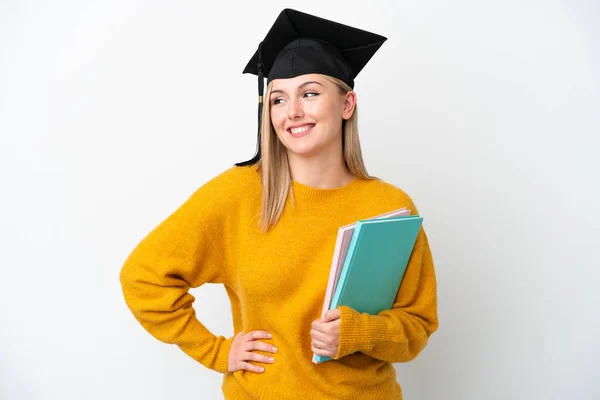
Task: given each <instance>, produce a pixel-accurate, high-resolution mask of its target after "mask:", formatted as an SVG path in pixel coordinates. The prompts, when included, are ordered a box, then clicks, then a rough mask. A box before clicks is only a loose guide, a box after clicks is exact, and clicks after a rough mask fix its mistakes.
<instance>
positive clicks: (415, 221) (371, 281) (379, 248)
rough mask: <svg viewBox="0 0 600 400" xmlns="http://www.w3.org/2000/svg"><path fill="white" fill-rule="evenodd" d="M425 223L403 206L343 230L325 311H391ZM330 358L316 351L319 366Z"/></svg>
mask: <svg viewBox="0 0 600 400" xmlns="http://www.w3.org/2000/svg"><path fill="white" fill-rule="evenodd" d="M422 223H423V218H421V217H419V215H418V214H415V215H410V210H407V209H406V208H401V209H398V210H394V211H391V212H389V213H386V214H382V215H378V216H376V217H373V218H370V219H366V220H360V221H357V222H356V223H354V224H350V225H346V226H342V227H341V228H339V230H338V236H337V241H336V244H335V249H334V253H333V261H332V263H331V270H330V273H329V282H328V284H327V291H326V293H325V300H324V302H323V311H322V314H321V315H322V316H323V315H324V314H325V312H326V311H327V310H334V309H336V308H337V307H339V306H348V307H351V308H353V309H355V310H356V311H358V312H361V313H368V314H371V315H377V314H379V313H380V312H381V311H383V310H389V309H391V308H392V305H393V303H394V300H395V299H396V295H397V293H398V289H399V288H400V284H401V282H402V278H403V276H404V271H405V270H406V266H407V264H408V260H409V259H410V256H411V254H412V250H413V247H414V245H415V242H416V240H417V235H418V234H419V230H420V228H421V225H422ZM328 360H331V357H327V356H319V355H317V354H313V363H315V364H318V363H321V362H324V361H328Z"/></svg>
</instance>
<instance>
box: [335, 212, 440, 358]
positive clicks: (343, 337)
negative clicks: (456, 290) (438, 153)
mask: <svg viewBox="0 0 600 400" xmlns="http://www.w3.org/2000/svg"><path fill="white" fill-rule="evenodd" d="M412 206H413V207H412V210H415V208H414V205H412ZM414 213H415V211H413V214H414ZM339 309H340V311H341V321H340V345H339V348H338V353H337V354H336V356H335V357H333V358H334V359H339V358H341V357H344V356H346V355H348V354H352V353H355V352H362V353H364V354H367V355H369V356H372V357H374V358H377V359H379V360H383V361H388V362H406V361H410V360H412V359H414V358H415V357H416V356H417V355H418V354H419V353H420V352H421V350H423V349H424V348H425V346H426V345H427V341H428V339H429V337H430V336H431V335H432V334H433V333H434V332H435V331H436V330H437V328H438V319H437V293H436V278H435V271H434V265H433V259H432V256H431V251H430V248H429V243H428V240H427V235H426V234H425V231H424V229H423V228H422V227H421V229H420V231H419V234H418V235H417V240H416V242H415V246H414V248H413V252H412V254H411V257H410V259H409V262H408V265H407V267H406V271H405V274H404V278H403V280H402V284H401V285H400V288H399V290H398V294H397V295H396V299H395V301H394V304H393V306H392V309H390V310H384V311H382V312H380V313H379V314H378V315H369V314H365V313H359V312H357V311H356V310H354V309H352V308H350V307H347V306H341V307H339Z"/></svg>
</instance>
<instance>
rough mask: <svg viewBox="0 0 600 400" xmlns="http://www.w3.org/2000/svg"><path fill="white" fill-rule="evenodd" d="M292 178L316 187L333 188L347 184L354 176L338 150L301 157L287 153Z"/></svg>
mask: <svg viewBox="0 0 600 400" xmlns="http://www.w3.org/2000/svg"><path fill="white" fill-rule="evenodd" d="M288 160H289V164H290V171H291V174H292V180H294V181H296V182H298V183H301V184H303V185H306V186H310V187H313V188H317V189H335V188H339V187H342V186H345V185H346V184H348V183H349V182H350V181H352V179H353V178H354V176H353V175H352V174H351V173H350V171H349V170H348V168H347V167H346V165H345V163H344V159H343V157H342V154H341V152H340V154H339V156H337V157H334V156H333V155H332V154H331V153H328V152H327V153H326V154H323V155H321V156H319V155H317V156H313V157H309V158H302V157H298V156H295V155H293V154H290V153H288Z"/></svg>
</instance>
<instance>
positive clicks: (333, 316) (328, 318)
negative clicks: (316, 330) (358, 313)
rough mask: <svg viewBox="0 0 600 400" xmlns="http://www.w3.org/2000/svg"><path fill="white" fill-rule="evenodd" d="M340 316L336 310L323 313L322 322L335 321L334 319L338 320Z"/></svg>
mask: <svg viewBox="0 0 600 400" xmlns="http://www.w3.org/2000/svg"><path fill="white" fill-rule="evenodd" d="M341 314H342V313H341V312H340V310H338V309H337V308H336V309H335V310H327V311H326V312H325V315H323V318H322V319H323V322H329V321H333V320H336V319H338V318H340V316H341Z"/></svg>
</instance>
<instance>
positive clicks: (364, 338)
mask: <svg viewBox="0 0 600 400" xmlns="http://www.w3.org/2000/svg"><path fill="white" fill-rule="evenodd" d="M338 309H339V310H340V311H341V313H342V315H341V317H340V345H339V347H338V352H337V354H336V355H335V356H334V357H333V358H334V359H335V360H337V359H339V358H342V357H344V356H347V355H349V354H352V353H356V352H357V351H361V350H363V349H365V348H368V347H370V342H371V336H372V335H371V332H369V331H368V329H366V328H367V321H365V315H362V314H361V313H359V312H358V311H356V310H355V309H353V308H350V307H347V306H340V307H338Z"/></svg>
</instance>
